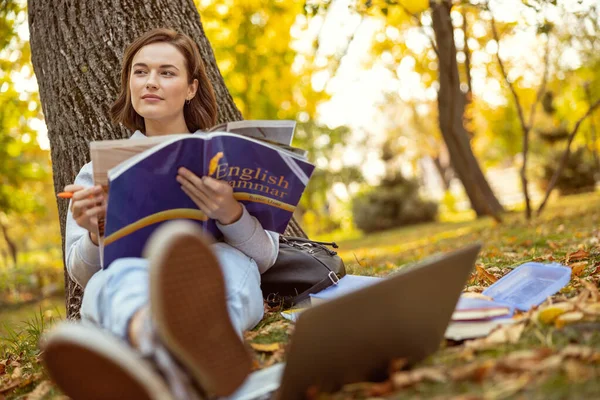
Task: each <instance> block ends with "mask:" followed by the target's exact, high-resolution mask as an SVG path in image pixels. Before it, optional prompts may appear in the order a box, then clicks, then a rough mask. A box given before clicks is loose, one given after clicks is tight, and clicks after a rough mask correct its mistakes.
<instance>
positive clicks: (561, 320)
mask: <svg viewBox="0 0 600 400" xmlns="http://www.w3.org/2000/svg"><path fill="white" fill-rule="evenodd" d="M582 319H583V313H582V312H581V311H569V312H566V313H564V314H562V315H559V316H558V317H557V318H556V320H555V321H554V326H555V327H557V328H558V329H561V328H564V326H565V325H568V324H572V323H573V322H577V321H581V320H582Z"/></svg>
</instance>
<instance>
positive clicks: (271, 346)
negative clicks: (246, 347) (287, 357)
mask: <svg viewBox="0 0 600 400" xmlns="http://www.w3.org/2000/svg"><path fill="white" fill-rule="evenodd" d="M250 346H251V347H252V348H253V349H254V350H256V351H260V352H263V353H273V352H275V351H277V350H279V343H268V344H264V343H250Z"/></svg>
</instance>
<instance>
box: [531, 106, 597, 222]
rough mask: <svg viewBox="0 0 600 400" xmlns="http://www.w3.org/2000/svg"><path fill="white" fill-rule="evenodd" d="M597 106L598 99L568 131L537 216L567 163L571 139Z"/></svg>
mask: <svg viewBox="0 0 600 400" xmlns="http://www.w3.org/2000/svg"><path fill="white" fill-rule="evenodd" d="M599 106H600V99H599V100H596V102H595V103H594V104H592V105H591V106H590V108H588V110H587V112H586V113H585V114H584V115H583V116H582V117H581V118H579V120H578V121H577V122H576V123H575V127H574V128H573V130H572V131H571V133H569V141H568V142H567V148H566V149H565V152H564V153H563V156H562V158H561V160H560V164H559V165H558V168H557V169H556V171H554V174H553V175H552V179H551V180H550V183H549V185H548V188H547V189H546V194H545V195H544V200H543V201H542V204H540V207H539V208H538V210H537V215H538V216H539V215H540V214H541V213H542V211H543V210H544V207H545V206H546V203H547V202H548V198H549V197H550V194H551V193H552V191H553V190H554V187H555V186H556V182H557V181H558V178H559V177H560V175H561V174H562V172H563V170H564V169H565V165H567V161H569V156H570V155H571V143H573V139H575V135H576V134H577V131H578V130H579V127H580V126H581V124H582V123H583V121H585V120H586V119H587V117H589V116H590V115H592V113H593V112H594V110H596V108H598V107H599Z"/></svg>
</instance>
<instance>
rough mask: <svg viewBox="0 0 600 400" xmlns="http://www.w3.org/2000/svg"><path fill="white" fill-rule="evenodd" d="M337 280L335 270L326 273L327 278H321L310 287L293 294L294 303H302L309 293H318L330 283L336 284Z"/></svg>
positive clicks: (338, 279)
mask: <svg viewBox="0 0 600 400" xmlns="http://www.w3.org/2000/svg"><path fill="white" fill-rule="evenodd" d="M339 281H340V278H338V276H337V275H336V274H335V272H333V271H330V272H329V274H327V278H325V279H323V280H321V281H320V282H319V283H317V284H315V285H314V286H312V287H310V288H309V289H306V290H305V291H304V292H302V293H300V294H299V295H297V296H295V297H294V303H295V304H298V303H302V302H303V301H305V300H308V299H309V297H310V295H311V294H314V293H319V292H320V291H321V290H325V289H327V288H328V287H329V286H331V285H332V284H333V285H337V284H338V282H339Z"/></svg>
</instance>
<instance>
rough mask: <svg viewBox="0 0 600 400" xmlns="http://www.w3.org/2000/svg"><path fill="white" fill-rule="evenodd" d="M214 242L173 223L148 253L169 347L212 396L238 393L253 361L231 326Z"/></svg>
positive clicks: (153, 302) (159, 328) (158, 317)
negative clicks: (213, 246) (213, 250)
mask: <svg viewBox="0 0 600 400" xmlns="http://www.w3.org/2000/svg"><path fill="white" fill-rule="evenodd" d="M209 243H210V240H209V239H207V237H206V236H205V235H204V234H203V233H202V231H201V229H200V227H199V226H198V225H197V224H195V223H193V222H190V221H173V222H167V223H165V224H163V225H162V226H161V227H159V228H158V229H157V230H156V231H155V232H154V233H153V235H152V236H151V238H150V239H149V241H148V243H147V244H146V247H145V249H144V254H145V257H146V258H147V259H148V260H149V263H150V312H151V317H152V321H153V325H154V327H155V329H156V332H157V334H158V336H159V338H160V339H161V341H162V342H163V343H164V344H165V346H166V347H167V349H168V350H169V351H170V352H171V353H172V354H173V355H174V356H175V357H176V358H177V360H178V361H179V362H181V363H182V364H183V366H184V367H185V368H186V370H187V371H188V372H189V373H190V374H191V375H192V376H193V378H194V379H195V380H196V382H197V384H198V385H200V386H201V387H202V389H203V390H204V391H206V392H207V393H208V394H210V395H218V396H226V395H229V394H231V393H233V392H234V391H235V390H236V389H237V388H238V387H239V386H240V385H241V384H242V382H243V381H244V379H245V378H246V377H247V376H248V374H249V373H250V368H251V364H252V362H251V358H250V355H249V354H248V352H247V350H246V347H245V345H244V343H243V342H242V340H241V338H240V337H239V336H238V333H237V332H236V331H235V329H234V327H233V326H232V324H231V320H230V317H229V313H228V310H227V302H226V293H225V282H224V280H223V274H222V272H221V268H220V266H219V262H218V260H217V258H216V257H215V255H214V254H213V252H212V250H211V249H210V247H209Z"/></svg>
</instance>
